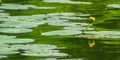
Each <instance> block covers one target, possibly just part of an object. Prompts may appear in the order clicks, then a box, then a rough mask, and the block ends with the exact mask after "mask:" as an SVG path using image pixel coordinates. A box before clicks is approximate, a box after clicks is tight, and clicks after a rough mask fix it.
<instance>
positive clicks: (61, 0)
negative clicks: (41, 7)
mask: <svg viewBox="0 0 120 60" xmlns="http://www.w3.org/2000/svg"><path fill="white" fill-rule="evenodd" d="M43 2H54V3H68V4H92V3H91V2H81V1H71V0H43Z"/></svg>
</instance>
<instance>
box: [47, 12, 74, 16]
mask: <svg viewBox="0 0 120 60" xmlns="http://www.w3.org/2000/svg"><path fill="white" fill-rule="evenodd" d="M47 15H48V16H74V15H76V14H75V13H70V12H56V13H48V14H47Z"/></svg>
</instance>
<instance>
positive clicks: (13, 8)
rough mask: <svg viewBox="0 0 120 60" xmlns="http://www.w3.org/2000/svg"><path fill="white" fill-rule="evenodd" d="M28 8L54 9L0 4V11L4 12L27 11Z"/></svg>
mask: <svg viewBox="0 0 120 60" xmlns="http://www.w3.org/2000/svg"><path fill="white" fill-rule="evenodd" d="M29 8H34V9H55V7H38V6H35V5H21V4H1V6H0V9H6V10H27V9H29Z"/></svg>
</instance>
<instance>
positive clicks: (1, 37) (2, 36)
mask: <svg viewBox="0 0 120 60" xmlns="http://www.w3.org/2000/svg"><path fill="white" fill-rule="evenodd" d="M14 38H16V36H7V35H0V40H1V39H14Z"/></svg>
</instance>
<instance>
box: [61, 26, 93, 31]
mask: <svg viewBox="0 0 120 60" xmlns="http://www.w3.org/2000/svg"><path fill="white" fill-rule="evenodd" d="M63 29H65V30H85V29H86V27H83V26H68V27H64V28H63ZM87 30H94V28H88V29H87Z"/></svg>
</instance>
